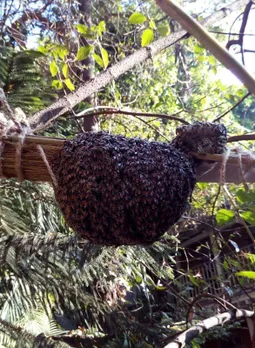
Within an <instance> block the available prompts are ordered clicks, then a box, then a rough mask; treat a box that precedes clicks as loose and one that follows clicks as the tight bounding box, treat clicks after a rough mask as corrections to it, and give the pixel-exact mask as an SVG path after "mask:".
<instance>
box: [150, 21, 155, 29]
mask: <svg viewBox="0 0 255 348" xmlns="http://www.w3.org/2000/svg"><path fill="white" fill-rule="evenodd" d="M150 28H151V29H156V25H155V22H154V20H151V21H150Z"/></svg>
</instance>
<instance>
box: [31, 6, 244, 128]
mask: <svg viewBox="0 0 255 348" xmlns="http://www.w3.org/2000/svg"><path fill="white" fill-rule="evenodd" d="M245 4H246V1H245V0H236V1H234V2H233V3H231V4H230V5H229V6H228V7H225V8H223V9H221V10H219V11H218V12H215V13H214V14H213V15H211V16H209V17H208V18H206V19H205V20H204V21H203V22H202V24H203V25H205V26H210V25H212V24H214V23H216V22H218V21H219V20H221V19H223V18H225V17H226V16H227V15H228V14H229V13H231V12H232V11H235V10H236V9H238V8H240V7H241V6H243V5H245ZM185 35H186V32H185V31H184V30H180V31H178V32H175V33H173V34H170V35H169V36H167V37H164V38H161V39H159V40H156V41H155V42H153V43H152V44H151V45H149V46H147V47H145V48H141V49H139V50H138V51H136V52H135V53H133V54H132V55H130V56H128V57H126V58H124V59H123V60H121V61H120V62H118V63H117V64H115V65H113V66H112V67H110V68H109V69H107V70H106V71H104V72H102V73H101V74H99V75H97V76H96V77H95V78H94V79H93V80H91V81H89V82H87V83H85V84H84V85H83V86H81V87H80V88H78V90H77V91H75V92H74V93H72V94H69V95H68V96H66V97H64V98H61V99H59V100H58V101H57V102H56V103H54V104H52V105H51V106H49V107H47V108H46V109H44V110H42V111H40V112H38V113H36V114H35V115H34V116H32V118H31V119H30V124H31V127H32V129H33V130H34V131H39V130H42V129H44V128H46V127H47V126H48V124H49V123H50V122H51V121H53V120H54V119H56V118H58V117H59V116H61V115H63V114H65V113H67V112H68V111H69V110H70V109H71V108H73V107H74V106H75V105H77V104H78V103H80V102H81V101H83V100H84V99H86V98H87V97H89V96H90V95H92V94H93V93H96V92H98V91H99V90H100V89H101V88H102V87H105V86H106V85H107V84H108V83H109V82H111V81H113V80H116V79H117V78H118V77H119V76H121V75H122V74H124V73H125V72H127V71H129V70H131V69H132V68H133V67H134V66H136V65H137V64H140V63H142V62H144V61H145V60H146V59H148V58H151V57H153V56H155V55H156V54H158V53H159V52H161V51H162V50H164V49H166V48H167V47H169V46H171V45H173V44H174V43H175V42H176V41H178V40H180V39H181V38H184V37H185Z"/></svg>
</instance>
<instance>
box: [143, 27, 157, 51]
mask: <svg viewBox="0 0 255 348" xmlns="http://www.w3.org/2000/svg"><path fill="white" fill-rule="evenodd" d="M153 39H154V33H153V30H151V29H145V30H144V32H143V33H142V47H145V46H147V45H149V44H150V43H151V42H152V41H153Z"/></svg>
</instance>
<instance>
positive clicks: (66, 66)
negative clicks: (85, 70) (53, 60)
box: [62, 64, 69, 79]
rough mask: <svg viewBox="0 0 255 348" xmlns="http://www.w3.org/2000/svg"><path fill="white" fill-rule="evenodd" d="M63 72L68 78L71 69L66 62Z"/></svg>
mask: <svg viewBox="0 0 255 348" xmlns="http://www.w3.org/2000/svg"><path fill="white" fill-rule="evenodd" d="M62 73H63V75H64V77H65V78H66V79H67V78H68V75H69V70H68V65H67V64H64V65H63V67H62Z"/></svg>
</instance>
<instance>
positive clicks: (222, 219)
mask: <svg viewBox="0 0 255 348" xmlns="http://www.w3.org/2000/svg"><path fill="white" fill-rule="evenodd" d="M234 217H235V214H234V212H233V211H231V210H228V209H220V210H219V211H218V212H217V214H216V221H217V224H219V225H224V224H227V223H228V222H230V221H232V220H233V219H234Z"/></svg>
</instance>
